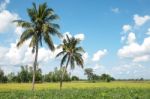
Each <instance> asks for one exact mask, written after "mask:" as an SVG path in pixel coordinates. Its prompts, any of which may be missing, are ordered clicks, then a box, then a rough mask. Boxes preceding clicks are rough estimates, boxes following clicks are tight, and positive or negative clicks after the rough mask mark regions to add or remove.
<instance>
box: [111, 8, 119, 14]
mask: <svg viewBox="0 0 150 99" xmlns="http://www.w3.org/2000/svg"><path fill="white" fill-rule="evenodd" d="M111 11H112V12H114V13H119V12H120V10H119V8H112V9H111Z"/></svg>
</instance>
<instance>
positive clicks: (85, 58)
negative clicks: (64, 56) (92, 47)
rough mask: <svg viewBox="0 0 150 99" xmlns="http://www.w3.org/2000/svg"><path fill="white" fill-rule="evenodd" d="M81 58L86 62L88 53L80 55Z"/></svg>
mask: <svg viewBox="0 0 150 99" xmlns="http://www.w3.org/2000/svg"><path fill="white" fill-rule="evenodd" d="M82 58H83V60H84V61H85V62H86V61H87V59H88V53H87V52H85V53H84V54H83V55H82Z"/></svg>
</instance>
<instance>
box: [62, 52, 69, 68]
mask: <svg viewBox="0 0 150 99" xmlns="http://www.w3.org/2000/svg"><path fill="white" fill-rule="evenodd" d="M67 57H68V54H65V55H64V57H63V58H62V60H61V63H60V66H61V67H62V66H63V65H64V63H65V62H66V59H67Z"/></svg>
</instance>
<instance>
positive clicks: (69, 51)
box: [56, 35, 84, 69]
mask: <svg viewBox="0 0 150 99" xmlns="http://www.w3.org/2000/svg"><path fill="white" fill-rule="evenodd" d="M79 42H80V39H76V38H75V37H70V38H69V36H68V35H66V39H63V44H60V45H59V46H58V47H62V51H61V52H60V53H58V54H57V56H56V57H59V56H61V55H63V58H62V60H61V64H60V66H61V67H63V65H64V64H65V63H66V68H67V66H68V65H70V67H71V69H74V68H75V64H76V65H78V66H80V67H82V68H83V58H82V53H83V52H84V50H83V48H82V47H80V46H77V45H78V44H79Z"/></svg>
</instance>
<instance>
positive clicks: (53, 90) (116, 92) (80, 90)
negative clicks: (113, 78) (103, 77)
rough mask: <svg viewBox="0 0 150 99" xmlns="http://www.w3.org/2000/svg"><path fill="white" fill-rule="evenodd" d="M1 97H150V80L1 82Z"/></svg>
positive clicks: (124, 98)
mask: <svg viewBox="0 0 150 99" xmlns="http://www.w3.org/2000/svg"><path fill="white" fill-rule="evenodd" d="M0 99H150V82H121V81H120V82H111V83H105V82H97V83H87V82H71V83H64V85H63V90H61V91H60V90H59V83H43V84H36V91H35V92H32V91H31V83H30V84H28V83H23V84H18V83H12V84H10V83H8V84H0Z"/></svg>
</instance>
